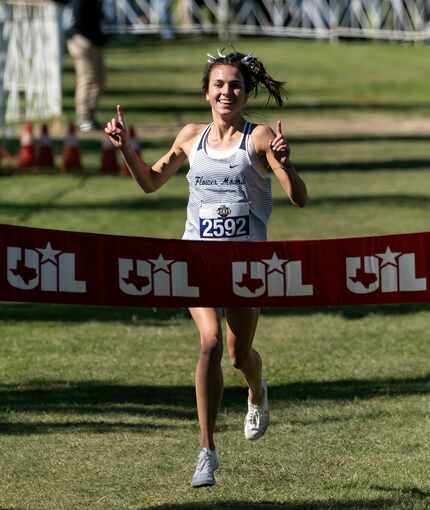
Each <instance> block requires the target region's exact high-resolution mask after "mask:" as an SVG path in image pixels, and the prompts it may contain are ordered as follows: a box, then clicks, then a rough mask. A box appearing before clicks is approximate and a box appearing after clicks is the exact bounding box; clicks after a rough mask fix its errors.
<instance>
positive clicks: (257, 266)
mask: <svg viewBox="0 0 430 510" xmlns="http://www.w3.org/2000/svg"><path fill="white" fill-rule="evenodd" d="M232 273H233V292H234V293H235V294H236V295H237V296H240V297H245V298H252V297H260V296H263V295H267V296H268V297H280V296H312V295H313V293H314V289H313V286H312V285H310V284H304V283H303V281H302V263H301V261H300V260H288V259H280V258H279V257H278V255H277V254H276V253H275V252H274V253H273V255H272V258H270V259H262V260H261V261H244V262H233V264H232Z"/></svg>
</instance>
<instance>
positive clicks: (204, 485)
mask: <svg viewBox="0 0 430 510" xmlns="http://www.w3.org/2000/svg"><path fill="white" fill-rule="evenodd" d="M215 484H216V482H214V483H202V484H200V485H192V487H193V489H201V488H202V487H213V486H214V485H215Z"/></svg>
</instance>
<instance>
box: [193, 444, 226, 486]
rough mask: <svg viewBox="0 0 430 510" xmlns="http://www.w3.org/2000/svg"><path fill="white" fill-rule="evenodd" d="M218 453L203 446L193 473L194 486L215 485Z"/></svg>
mask: <svg viewBox="0 0 430 510" xmlns="http://www.w3.org/2000/svg"><path fill="white" fill-rule="evenodd" d="M218 466H219V462H218V455H217V454H216V451H215V450H209V448H202V449H201V450H200V453H199V457H198V459H197V466H196V470H195V472H194V474H193V479H192V482H191V484H192V486H193V487H207V486H210V485H215V476H214V473H215V470H216V469H218Z"/></svg>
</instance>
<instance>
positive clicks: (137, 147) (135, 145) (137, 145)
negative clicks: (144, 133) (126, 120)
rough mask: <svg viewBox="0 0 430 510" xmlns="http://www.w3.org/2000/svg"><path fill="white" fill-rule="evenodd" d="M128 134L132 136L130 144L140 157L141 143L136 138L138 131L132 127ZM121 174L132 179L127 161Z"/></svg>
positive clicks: (123, 164) (122, 166) (122, 167)
mask: <svg viewBox="0 0 430 510" xmlns="http://www.w3.org/2000/svg"><path fill="white" fill-rule="evenodd" d="M128 133H129V135H130V142H131V144H132V146H133V149H134V151H135V152H136V154H137V155H138V156H139V157H140V151H141V145H140V142H139V140H138V138H137V136H136V130H135V129H134V127H133V126H130V127H129V128H128ZM120 174H121V175H127V176H129V177H130V171H129V170H128V167H127V164H126V163H125V161H124V162H123V163H122V165H121V170H120Z"/></svg>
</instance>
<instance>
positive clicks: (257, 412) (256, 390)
mask: <svg viewBox="0 0 430 510" xmlns="http://www.w3.org/2000/svg"><path fill="white" fill-rule="evenodd" d="M258 316H259V310H258V309H252V308H248V309H228V310H226V318H227V347H228V353H229V356H230V361H231V363H232V364H233V366H234V367H235V368H238V369H239V370H241V371H242V373H243V374H244V376H245V379H246V381H247V383H248V386H249V392H248V412H247V413H246V417H245V423H244V433H245V437H246V439H249V440H251V441H254V440H256V439H258V438H260V437H261V436H262V435H263V434H264V433H265V432H266V429H267V427H268V425H269V401H268V396H267V383H266V381H264V380H262V378H261V372H262V363H261V357H260V355H259V353H258V352H257V351H256V350H255V349H253V348H252V341H253V339H254V335H255V330H256V327H257V322H258Z"/></svg>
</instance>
